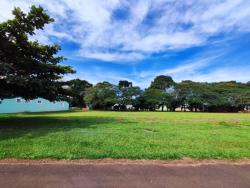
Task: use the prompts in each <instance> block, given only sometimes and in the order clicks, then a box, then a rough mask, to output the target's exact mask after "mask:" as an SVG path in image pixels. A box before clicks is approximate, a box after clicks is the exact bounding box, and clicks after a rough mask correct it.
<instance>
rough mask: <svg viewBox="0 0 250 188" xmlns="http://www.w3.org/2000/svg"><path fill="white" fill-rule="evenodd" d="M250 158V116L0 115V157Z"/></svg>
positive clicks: (177, 114)
mask: <svg viewBox="0 0 250 188" xmlns="http://www.w3.org/2000/svg"><path fill="white" fill-rule="evenodd" d="M184 157H189V158H194V159H242V158H248V159H250V114H240V113H239V114H224V113H220V114H219V113H217V114H216V113H181V112H176V113H171V112H57V113H26V114H9V115H0V158H1V159H4V158H18V159H42V158H51V159H82V158H87V159H97V158H128V159H181V158H184Z"/></svg>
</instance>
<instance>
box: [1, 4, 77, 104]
mask: <svg viewBox="0 0 250 188" xmlns="http://www.w3.org/2000/svg"><path fill="white" fill-rule="evenodd" d="M13 15H14V19H12V20H8V21H5V22H2V23H0V85H1V87H0V98H6V97H7V98H10V97H16V96H19V97H23V98H25V99H33V98H37V97H43V98H46V99H48V100H58V99H62V98H63V97H64V96H65V90H64V89H63V88H62V86H63V85H64V84H65V83H64V82H62V81H61V78H62V77H63V75H65V74H67V73H74V71H73V70H72V68H71V67H69V66H62V65H58V64H59V63H60V62H62V61H63V60H64V57H62V56H56V54H57V52H58V51H59V50H60V46H58V45H56V44H54V45H43V44H40V43H39V42H38V41H30V40H29V36H32V35H34V34H35V30H38V29H43V27H44V26H45V25H46V24H49V23H51V22H53V21H54V20H53V19H52V18H50V16H49V15H47V14H46V13H45V11H44V9H43V8H42V7H35V6H32V7H31V9H30V12H29V13H28V14H25V13H24V12H22V11H21V9H20V8H15V9H14V11H13Z"/></svg>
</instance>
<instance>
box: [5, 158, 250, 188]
mask: <svg viewBox="0 0 250 188" xmlns="http://www.w3.org/2000/svg"><path fill="white" fill-rule="evenodd" d="M0 187H1V188H11V187H18V188H40V187H41V188H42V187H51V188H57V187H58V188H59V187H60V188H64V187H67V188H68V187H84V188H88V187H91V188H94V187H98V188H99V187H108V188H110V187H121V188H123V187H124V188H130V187H142V188H147V187H171V188H177V187H178V188H183V187H185V188H194V187H207V188H211V187H213V188H216V187H224V188H231V187H232V188H236V187H237V188H239V187H240V188H249V187H250V165H249V164H241V165H235V164H204V165H202V164H201V165H197V166H193V165H170V166H164V165H155V164H84V165H80V164H56V163H55V164H7V163H5V164H1V163H0Z"/></svg>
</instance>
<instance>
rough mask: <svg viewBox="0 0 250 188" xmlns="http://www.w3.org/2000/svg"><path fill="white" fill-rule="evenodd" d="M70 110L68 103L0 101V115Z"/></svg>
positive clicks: (18, 100) (41, 100) (17, 99)
mask: <svg viewBox="0 0 250 188" xmlns="http://www.w3.org/2000/svg"><path fill="white" fill-rule="evenodd" d="M66 110H69V103H68V102H66V101H55V102H50V101H48V100H46V99H43V98H37V99H33V100H25V99H23V98H12V99H3V100H1V99H0V113H17V112H46V111H66Z"/></svg>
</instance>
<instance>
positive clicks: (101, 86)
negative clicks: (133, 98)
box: [84, 82, 117, 110]
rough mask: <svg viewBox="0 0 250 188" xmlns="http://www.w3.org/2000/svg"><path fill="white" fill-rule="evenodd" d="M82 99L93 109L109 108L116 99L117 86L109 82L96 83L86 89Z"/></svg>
mask: <svg viewBox="0 0 250 188" xmlns="http://www.w3.org/2000/svg"><path fill="white" fill-rule="evenodd" d="M84 99H85V101H86V103H88V104H91V105H93V107H94V108H95V109H102V110H107V109H111V107H112V106H113V105H114V104H115V103H116V101H117V86H115V85H113V84H111V83H109V82H101V83H98V84H96V85H95V86H94V87H91V88H87V89H86V94H85V97H84Z"/></svg>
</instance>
